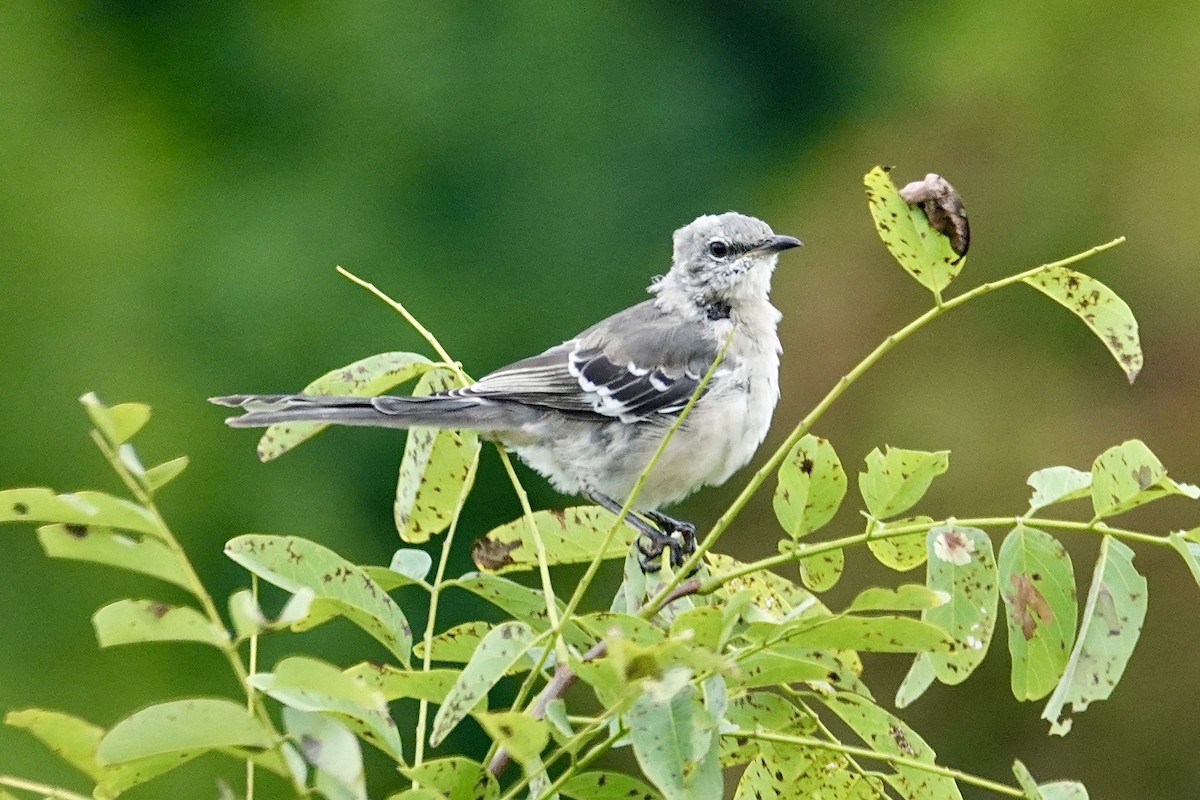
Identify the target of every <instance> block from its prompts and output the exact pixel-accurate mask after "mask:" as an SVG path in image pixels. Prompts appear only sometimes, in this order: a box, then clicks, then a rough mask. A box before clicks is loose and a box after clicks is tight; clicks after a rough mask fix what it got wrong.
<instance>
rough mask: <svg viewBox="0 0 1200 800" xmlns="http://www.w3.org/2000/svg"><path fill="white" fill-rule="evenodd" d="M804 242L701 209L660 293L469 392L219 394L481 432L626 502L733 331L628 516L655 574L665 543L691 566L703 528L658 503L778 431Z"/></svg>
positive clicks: (707, 478)
mask: <svg viewBox="0 0 1200 800" xmlns="http://www.w3.org/2000/svg"><path fill="white" fill-rule="evenodd" d="M800 244H801V242H800V241H799V240H798V239H795V238H793V237H791V236H781V235H777V234H775V233H774V232H773V231H772V230H771V228H770V227H769V226H768V225H767V224H766V223H765V222H762V221H761V220H757V219H754V218H753V217H747V216H743V215H742V214H737V213H733V212H729V213H725V214H720V215H706V216H702V217H699V218H698V219H696V220H695V221H694V222H692V223H691V224H689V225H686V226H684V227H682V228H680V229H679V230H677V231H675V236H674V255H673V258H672V262H671V269H670V270H669V271H668V272H667V274H666V275H663V276H659V277H656V278H655V279H654V281H653V282H652V283H651V285H650V287H649V292H650V294H652V295H653V298H652V299H650V300H646V301H644V302H641V303H638V304H637V305H635V306H632V307H630V308H627V309H625V310H624V311H619V312H617V313H616V314H613V315H612V316H611V317H608V318H607V319H605V320H603V321H601V322H598V323H597V324H595V325H593V326H592V327H590V328H588V329H587V330H585V331H583V332H582V333H580V334H579V335H577V336H575V337H574V338H572V339H568V340H567V341H565V342H563V343H562V344H560V345H556V346H554V347H551V348H550V349H549V350H546V351H545V352H543V353H540V354H539V355H536V356H532V357H530V358H526V359H523V360H521V361H517V362H516V363H513V364H510V365H508V366H506V367H501V368H500V369H498V370H496V371H495V372H492V373H490V374H488V375H485V376H484V377H482V378H480V379H479V380H478V381H476V382H475V383H473V384H471V385H470V386H466V387H463V388H460V389H454V390H451V391H447V392H442V393H439V394H434V395H429V396H425V397H401V396H394V395H386V396H382V397H320V396H316V395H303V394H293V395H246V394H242V395H230V396H227V397H214V398H212V402H214V403H217V404H218V405H222V406H227V407H231V408H241V409H244V410H245V411H246V413H245V414H243V415H241V416H237V417H231V418H229V419H227V420H226V422H227V423H228V424H229V425H230V426H232V427H234V428H253V427H260V426H265V425H273V424H275V423H279V422H324V423H331V424H335V425H366V426H376V427H385V428H410V427H413V426H428V427H440V428H455V429H468V428H469V429H474V430H477V431H478V432H479V433H480V435H481V436H482V437H483V438H485V439H492V440H495V441H498V442H499V443H500V444H501V445H503V446H504V447H505V448H507V449H508V450H511V451H512V452H515V453H516V454H517V455H518V456H520V457H521V458H522V459H523V460H524V461H525V463H527V464H528V465H529V466H530V467H532V468H533V469H535V470H537V471H538V472H540V473H541V474H542V475H544V476H545V477H546V478H548V479H549V480H550V482H551V483H552V484H553V485H554V487H555V488H556V489H558V490H559V491H561V492H564V493H566V494H580V495H583V496H585V497H587V498H589V499H590V500H592V501H593V502H595V503H597V504H598V505H601V506H603V507H604V508H607V509H609V510H610V511H614V512H616V511H619V510H620V508H621V505H622V502H621V501H623V500H624V499H625V498H627V497H628V496H629V494H630V493H631V491H632V489H633V486H634V483H635V482H636V480H637V478H638V476H639V475H640V474H641V472H642V470H643V469H644V468H645V467H646V465H647V463H648V462H649V460H650V458H651V457H652V456H653V454H654V452H655V450H656V449H657V448H658V446H659V443H660V442H661V441H662V437H663V435H664V434H665V433H666V431H667V430H668V428H670V426H671V424H672V423H673V422H674V421H675V419H676V418H677V416H678V415H679V413H680V412H681V411H682V410H683V408H684V406H685V405H686V404H687V402H688V400H689V398H690V397H691V396H692V394H693V393H694V392H695V391H696V388H697V387H698V386H699V384H700V381H701V379H702V377H703V376H704V375H705V374H706V373H707V372H708V370H709V368H710V367H711V366H712V363H713V361H714V360H715V359H716V357H717V355H718V353H719V351H720V349H721V347H722V345H724V343H725V340H726V338H727V337H728V336H729V332H730V329H733V330H734V331H735V333H734V336H733V339H732V341H731V342H730V345H729V349H728V350H727V352H726V353H725V358H724V360H723V361H722V362H721V364H720V366H719V367H718V368H717V369H716V371H715V372H714V373H713V376H712V378H711V380H710V381H709V383H708V385H707V386H706V387H705V391H704V394H703V395H702V396H701V397H700V398H699V399H698V400H697V402H696V405H695V407H694V408H693V409H692V411H691V413H690V414H689V415H688V417H687V419H686V420H684V423H683V425H681V426H680V428H679V430H677V431H676V433H675V435H674V436H673V438H672V439H671V441H670V442H669V443H668V445H667V448H666V450H665V451H664V453H663V456H662V458H661V459H660V460H659V462H658V464H657V465H656V466H655V468H654V470H653V471H652V472H651V473H650V475H649V476H648V478H647V480H646V483H645V485H644V486H643V488H642V490H641V493H640V494H639V495H638V497H637V500H636V503H635V505H634V508H633V510H634V511H635V512H638V514H640V515H641V516H638V515H635V514H631V515H630V516H629V522H630V524H631V525H633V527H634V528H635V529H637V530H638V532H639V533H640V534H641V538H642V541H639V544H638V548H639V550H641V552H642V555H643V559H642V566H643V567H644V568H646V569H648V570H652V569H656V568H657V566H658V558H659V557H660V556H661V554H662V552H663V549H664V548H670V550H671V559H672V563H674V564H675V565H679V564H680V563H682V561H683V559H684V557H685V555H686V554H687V553H690V552H692V551H693V550H694V549H695V533H696V529H695V526H693V525H692V524H690V523H687V522H683V521H681V520H676V519H673V518H671V517H668V516H666V515H665V514H663V513H661V512H660V511H659V510H658V509H659V508H661V507H663V506H667V505H670V504H672V503H676V502H678V501H680V500H682V499H683V498H684V497H687V496H688V495H689V494H691V493H692V492H694V491H696V490H697V489H699V488H700V487H702V486H706V485H716V484H720V483H723V482H724V481H726V480H727V479H728V478H729V476H730V475H732V474H733V473H734V472H735V471H736V470H738V469H739V468H741V467H742V466H744V465H745V464H746V462H748V461H749V460H750V458H751V456H753V455H754V451H755V450H757V449H758V446H759V445H760V444H761V443H762V440H763V438H764V437H765V436H766V434H767V428H768V427H769V426H770V424H771V415H772V413H773V412H774V410H775V405H776V403H777V402H778V400H779V354H780V352H781V348H780V344H779V337H778V336H777V334H776V327H777V325H778V323H779V318H780V314H779V311H778V310H777V309H776V308H775V307H774V306H772V305H771V303H770V300H769V293H770V289H771V275H772V273H773V272H774V270H775V264H776V262H777V261H778V258H779V253H780V252H781V251H783V250H787V249H789V248H792V247H796V246H798V245H800ZM676 535H678V536H676Z"/></svg>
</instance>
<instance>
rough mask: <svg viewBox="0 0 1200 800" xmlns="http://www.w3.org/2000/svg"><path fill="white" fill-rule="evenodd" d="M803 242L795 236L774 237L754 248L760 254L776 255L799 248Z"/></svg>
mask: <svg viewBox="0 0 1200 800" xmlns="http://www.w3.org/2000/svg"><path fill="white" fill-rule="evenodd" d="M802 244H804V242H802V241H800V240H799V239H797V238H796V237H795V236H783V235H776V236H772V237H771V238H770V239H767V240H766V241H765V242H763V243H762V244H760V245H759V246H758V247H756V248H754V249H755V250H758V251H759V252H762V253H778V252H781V251H783V250H791V249H792V248H793V247H800V246H801V245H802Z"/></svg>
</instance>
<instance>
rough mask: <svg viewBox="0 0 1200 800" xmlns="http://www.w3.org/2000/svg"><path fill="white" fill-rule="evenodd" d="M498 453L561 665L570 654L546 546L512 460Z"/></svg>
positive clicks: (501, 452)
mask: <svg viewBox="0 0 1200 800" xmlns="http://www.w3.org/2000/svg"><path fill="white" fill-rule="evenodd" d="M496 449H497V450H498V451H499V453H500V461H501V463H503V464H504V470H505V472H507V473H508V479H509V480H510V481H511V482H512V486H513V491H514V492H516V493H517V500H518V501H519V502H520V504H521V514H522V515H523V516H524V518H525V525H526V527H527V528H529V535H530V536H531V537H533V547H534V551H535V552H536V554H537V562H538V574H539V575H540V576H541V579H542V596H543V597H544V598H545V600H546V618H547V621H548V622H549V623H550V629H551V630H552V631H554V641H553V643H552V645H553V647H554V652H555V655H556V656H557V657H558V660H559V661H560V662H562V663H566V661H567V658H568V657H569V656H570V654H569V653H568V652H567V644H566V642H564V641H563V638H562V635H561V629H562V627H563V626H562V622H561V621H560V619H559V616H558V595H556V594H555V593H554V583H553V582H552V581H551V580H550V561H549V558H548V557H547V556H546V545H545V543H544V542H542V532H541V531H539V530H538V525H537V520H536V519H534V516H533V509H532V508H531V507H530V505H529V495H527V494H526V493H525V487H524V486H522V485H521V481H520V479H519V478H518V477H517V473H516V471H515V470H514V469H513V465H512V459H511V458H509V457H508V453H507V452H505V450H504V448H501V447H498V448H496Z"/></svg>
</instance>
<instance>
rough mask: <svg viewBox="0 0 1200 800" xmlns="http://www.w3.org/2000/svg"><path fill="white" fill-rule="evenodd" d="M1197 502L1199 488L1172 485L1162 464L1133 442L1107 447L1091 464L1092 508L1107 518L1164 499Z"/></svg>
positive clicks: (1098, 514)
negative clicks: (1179, 498)
mask: <svg viewBox="0 0 1200 800" xmlns="http://www.w3.org/2000/svg"><path fill="white" fill-rule="evenodd" d="M1172 494H1180V495H1183V496H1185V497H1190V498H1191V499H1193V500H1196V499H1198V498H1200V487H1197V486H1192V485H1191V484H1188V483H1176V482H1175V481H1173V480H1171V479H1170V478H1168V477H1167V470H1166V468H1165V467H1164V466H1163V465H1162V462H1161V461H1159V460H1158V458H1157V457H1156V456H1155V455H1154V453H1151V452H1150V448H1149V447H1146V445H1145V444H1144V443H1142V442H1140V441H1138V440H1137V439H1131V440H1129V441H1127V442H1125V443H1123V444H1120V445H1117V446H1116V447H1110V448H1109V449H1107V450H1105V451H1104V452H1103V453H1101V454H1100V455H1099V456H1097V458H1096V460H1095V462H1093V463H1092V507H1093V508H1094V509H1095V510H1096V516H1097V517H1111V516H1114V515H1116V514H1120V513H1121V512H1123V511H1128V510H1129V509H1131V508H1135V507H1137V506H1140V505H1144V504H1146V503H1149V502H1151V501H1154V500H1158V499H1159V498H1161V497H1166V496H1167V495H1172Z"/></svg>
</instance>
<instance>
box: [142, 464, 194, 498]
mask: <svg viewBox="0 0 1200 800" xmlns="http://www.w3.org/2000/svg"><path fill="white" fill-rule="evenodd" d="M187 465H188V457H187V456H180V457H179V458H172V459H171V460H170V461H164V462H163V463H161V464H159V465H157V466H154V467H151V468H150V469H148V470H146V471H145V473H144V474H143V475H142V479H143V480H144V481H145V482H146V486H148V487H149V488H150V491H151V492H157V491H158V490H159V489H161V488H163V487H164V486H166V485H167V484H168V483H170V482H171V481H173V480H175V479H176V478H178V477H179V476H180V475H181V474H183V471H184V470H185V469H187Z"/></svg>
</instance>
